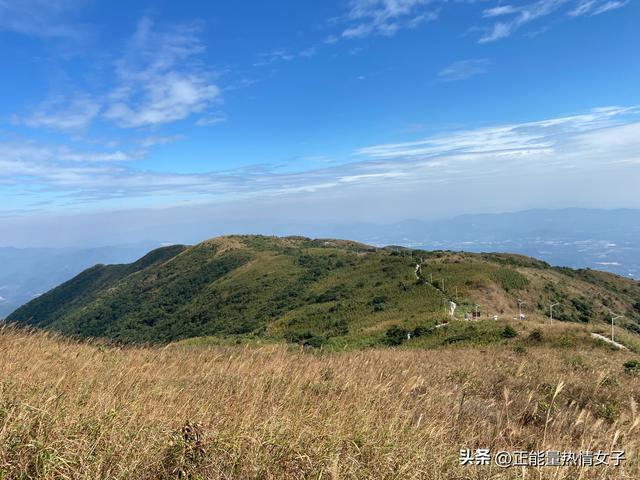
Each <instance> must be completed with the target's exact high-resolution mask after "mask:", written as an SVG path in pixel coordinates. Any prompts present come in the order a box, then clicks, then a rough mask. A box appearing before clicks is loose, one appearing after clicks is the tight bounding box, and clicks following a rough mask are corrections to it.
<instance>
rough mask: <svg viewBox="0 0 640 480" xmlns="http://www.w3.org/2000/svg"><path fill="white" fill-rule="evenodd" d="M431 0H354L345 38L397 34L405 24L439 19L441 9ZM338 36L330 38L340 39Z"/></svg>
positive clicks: (345, 18) (411, 25) (417, 24)
mask: <svg viewBox="0 0 640 480" xmlns="http://www.w3.org/2000/svg"><path fill="white" fill-rule="evenodd" d="M431 3H432V2H431V1H430V0H350V1H349V4H348V5H349V11H348V13H347V14H346V15H345V16H344V18H343V21H345V22H347V27H346V28H344V29H343V30H342V32H341V36H342V37H343V38H364V37H368V36H370V35H384V36H393V35H395V34H396V32H398V31H399V30H401V29H404V28H417V27H418V26H420V25H421V24H423V23H426V22H429V21H433V20H436V19H437V18H438V12H437V10H434V9H428V8H427V7H428V6H429V7H430V6H431ZM337 39H338V37H337V36H331V37H329V38H328V39H327V40H330V41H331V43H335V41H337Z"/></svg>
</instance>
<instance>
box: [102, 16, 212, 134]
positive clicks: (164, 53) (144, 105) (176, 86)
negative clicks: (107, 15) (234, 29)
mask: <svg viewBox="0 0 640 480" xmlns="http://www.w3.org/2000/svg"><path fill="white" fill-rule="evenodd" d="M198 33H199V28H198V26H196V25H178V26H174V27H172V28H170V29H169V30H166V31H157V30H155V29H154V25H153V22H152V21H151V20H150V19H149V18H147V17H145V18H143V19H142V20H141V21H140V22H139V24H138V28H137V30H136V32H135V35H134V36H133V38H132V39H131V41H130V42H129V45H128V48H127V52H126V55H125V56H124V58H122V59H121V60H120V61H119V62H118V68H117V75H118V80H119V83H118V86H117V88H116V89H115V90H114V91H113V92H112V94H111V95H110V99H109V100H110V105H109V106H108V108H107V110H106V112H105V114H104V116H105V118H107V119H109V120H112V121H114V122H116V123H117V124H118V125H120V126H121V127H145V126H158V125H161V124H164V123H170V122H175V121H178V120H183V119H185V118H187V117H189V116H191V115H193V114H197V113H201V112H203V111H204V110H206V109H207V108H208V107H210V106H211V105H213V104H214V103H215V102H216V101H217V100H218V99H219V97H220V93H221V92H220V88H219V87H218V86H217V85H215V84H214V83H213V78H212V77H213V75H212V74H211V73H210V72H208V71H206V70H205V69H204V68H202V67H200V66H199V65H198V63H197V61H196V60H195V57H196V56H197V55H199V54H201V53H202V52H204V50H205V47H204V45H203V44H202V43H201V42H200V41H199V38H198Z"/></svg>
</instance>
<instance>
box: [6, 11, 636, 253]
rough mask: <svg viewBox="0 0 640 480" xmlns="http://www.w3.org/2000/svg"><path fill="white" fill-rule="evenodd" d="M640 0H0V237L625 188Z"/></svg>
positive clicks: (478, 208)
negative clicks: (116, 223)
mask: <svg viewBox="0 0 640 480" xmlns="http://www.w3.org/2000/svg"><path fill="white" fill-rule="evenodd" d="M639 5H640V4H639V3H638V2H637V0H629V1H626V0H539V1H532V2H506V1H505V2H500V1H475V0H470V1H464V0H460V1H454V2H451V1H437V0H336V1H322V2H312V1H302V2H301V1H293V0H290V1H280V2H241V1H219V2H195V1H182V2H172V1H154V2H143V1H135V2H131V1H129V2H122V1H110V2H99V1H95V0H48V1H46V0H20V1H16V0H0V59H2V62H3V66H2V71H3V75H0V91H1V92H3V93H2V102H0V201H1V203H0V231H4V234H3V237H4V240H0V243H4V244H18V245H19V244H22V243H28V242H27V238H28V237H32V236H33V232H34V231H38V230H37V226H38V225H43V224H46V222H44V221H43V220H51V219H53V218H55V219H62V220H64V221H62V220H61V222H62V223H61V224H64V225H68V227H67V230H68V232H67V233H68V234H67V237H66V238H67V239H68V241H69V242H70V243H73V238H74V236H77V235H78V231H77V230H78V229H79V228H80V227H79V226H78V225H80V223H74V220H73V219H74V218H85V219H86V218H87V216H89V217H90V218H92V219H94V222H95V228H96V229H100V228H104V229H105V230H104V235H106V236H108V229H107V227H104V221H103V220H102V219H104V218H107V217H108V218H117V214H118V212H122V213H123V215H122V217H121V218H127V219H128V220H127V221H129V222H136V220H135V218H145V217H146V216H148V214H149V212H151V211H153V212H156V213H157V212H158V211H162V209H167V210H166V211H167V214H166V216H164V217H162V218H163V220H162V221H163V222H166V223H168V224H175V225H177V224H179V219H180V218H181V217H182V216H183V215H184V212H185V211H187V210H189V211H191V212H193V211H196V210H195V209H197V211H202V212H207V213H206V214H205V213H203V214H202V221H211V222H214V221H223V220H225V219H227V220H228V219H245V221H246V222H251V221H255V220H260V221H269V219H290V220H291V221H303V220H305V221H306V220H308V219H309V218H313V219H315V220H316V221H318V222H337V223H340V222H350V221H373V222H387V221H394V220H401V219H404V218H412V217H419V218H434V217H442V216H447V215H455V214H460V213H477V212H484V211H512V210H517V209H522V208H535V207H552V208H556V207H557V208H560V207H568V206H588V207H634V208H637V207H640V196H639V195H638V194H637V190H638V183H639V181H640V172H639V164H640V108H639V105H640V89H639V88H638V86H639V85H640V56H639V54H638V52H637V50H638V48H637V46H638V45H640V29H639V28H638V27H637V25H638V24H639V22H640V6H639ZM594 192H597V194H594ZM181 209H182V210H181ZM125 212H126V213H127V215H124V213H125ZM131 212H135V215H134V214H133V213H131ZM114 215H116V217H114ZM131 215H133V216H131ZM136 215H137V217H136ZM83 222H84V223H82V225H83V227H82V228H86V225H87V224H86V221H84V220H83ZM74 225H75V226H74ZM110 225H111V224H110ZM34 228H35V230H34ZM109 228H112V226H110V227H109ZM27 232H28V233H27ZM42 235H44V236H45V237H46V232H44V231H42Z"/></svg>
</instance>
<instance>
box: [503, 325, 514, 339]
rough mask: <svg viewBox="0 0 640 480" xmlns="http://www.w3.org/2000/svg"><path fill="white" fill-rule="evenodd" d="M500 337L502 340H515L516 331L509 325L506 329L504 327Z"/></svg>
mask: <svg viewBox="0 0 640 480" xmlns="http://www.w3.org/2000/svg"><path fill="white" fill-rule="evenodd" d="M500 336H501V337H502V338H515V337H517V336H518V332H516V330H515V329H514V328H513V327H512V326H511V325H507V326H506V327H504V330H502V333H501V334H500Z"/></svg>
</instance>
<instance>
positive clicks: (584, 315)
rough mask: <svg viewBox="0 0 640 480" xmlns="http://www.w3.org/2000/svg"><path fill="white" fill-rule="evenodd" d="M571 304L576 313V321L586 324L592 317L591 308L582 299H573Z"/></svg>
mask: <svg viewBox="0 0 640 480" xmlns="http://www.w3.org/2000/svg"><path fill="white" fill-rule="evenodd" d="M571 303H572V304H573V306H574V307H575V309H576V310H577V311H578V320H580V321H581V322H584V323H588V322H589V321H590V320H591V318H592V317H593V306H592V305H591V303H589V302H588V301H587V300H586V299H584V298H574V299H572V300H571Z"/></svg>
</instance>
